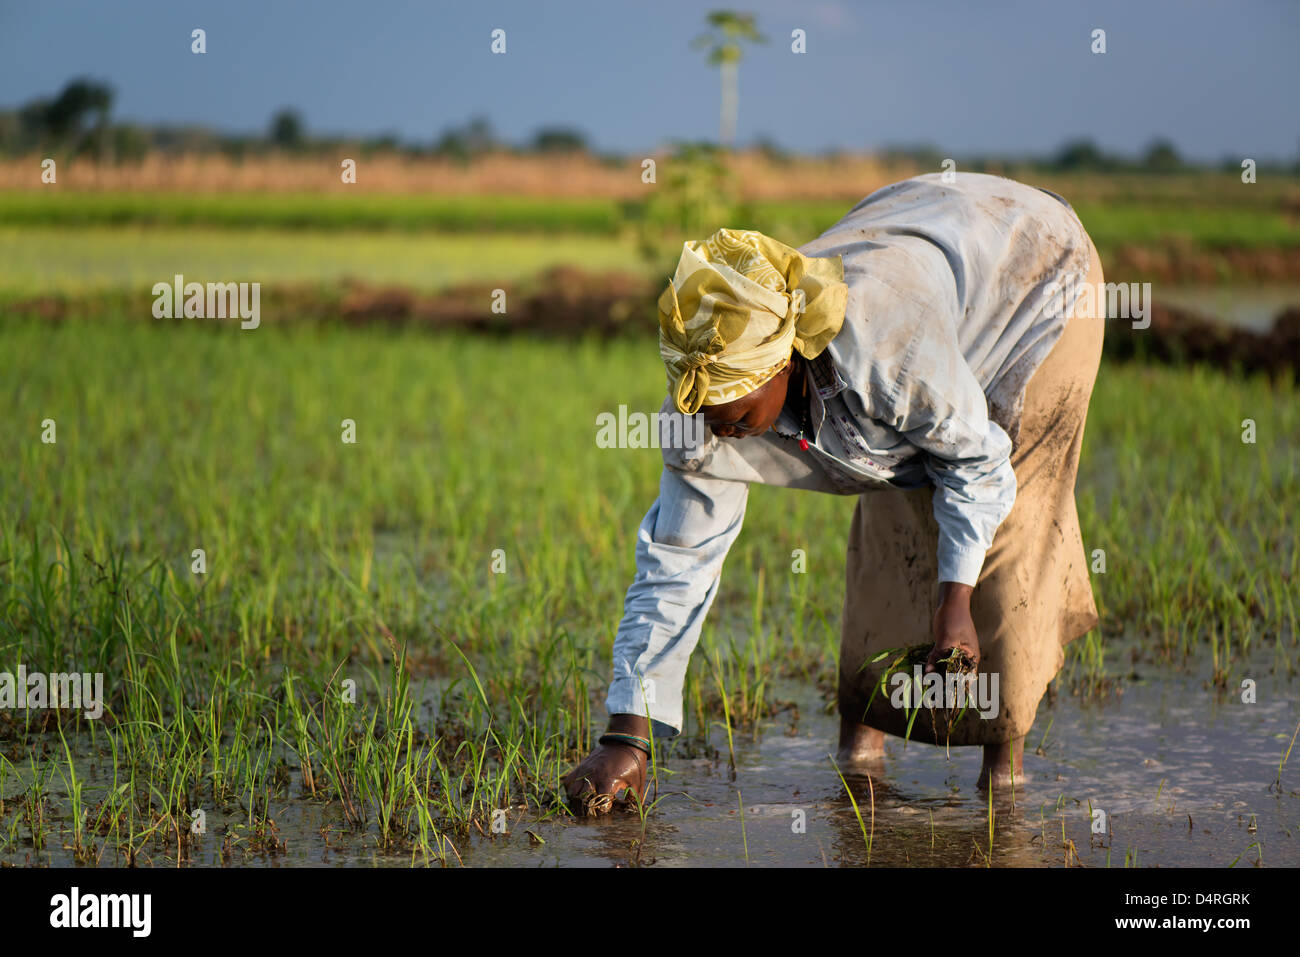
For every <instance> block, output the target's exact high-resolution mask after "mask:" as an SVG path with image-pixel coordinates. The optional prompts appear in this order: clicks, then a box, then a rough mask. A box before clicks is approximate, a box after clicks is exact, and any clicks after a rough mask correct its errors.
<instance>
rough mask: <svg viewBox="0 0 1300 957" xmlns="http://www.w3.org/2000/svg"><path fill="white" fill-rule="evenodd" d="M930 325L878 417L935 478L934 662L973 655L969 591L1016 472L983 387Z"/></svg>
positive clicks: (1007, 505)
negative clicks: (957, 650)
mask: <svg viewBox="0 0 1300 957" xmlns="http://www.w3.org/2000/svg"><path fill="white" fill-rule="evenodd" d="M928 331H930V333H931V334H930V335H929V336H926V337H925V340H924V341H922V342H918V343H915V344H914V345H915V346H916V348H914V349H913V350H912V352H911V357H910V358H911V360H912V361H911V362H909V363H907V365H906V366H905V367H904V368H903V369H902V370H901V373H900V375H899V377H898V379H897V380H896V381H895V382H894V383H893V388H892V389H890V390H889V399H888V408H887V409H886V410H884V411H886V413H887V414H886V416H884V418H885V419H886V421H889V422H890V424H892V425H893V426H894V428H896V429H897V430H898V431H899V432H901V433H903V435H904V436H906V438H907V440H908V441H909V442H910V443H911V444H912V445H914V446H915V447H916V448H918V449H920V450H921V452H922V453H923V454H924V464H925V471H926V474H927V476H928V477H929V478H930V481H931V482H932V483H933V484H934V506H933V507H934V517H935V521H936V522H937V523H938V525H939V541H938V566H939V582H940V601H939V607H938V610H937V611H936V612H935V616H934V623H933V631H934V639H935V651H934V653H933V654H932V655H931V664H933V661H934V660H935V659H937V658H938V657H941V656H942V655H943V654H944V653H945V652H946V651H947V650H948V649H950V648H954V647H962V648H964V649H965V650H966V651H967V652H968V653H970V654H971V655H972V657H974V658H975V659H976V660H978V659H979V640H978V638H977V636H976V634H975V626H974V623H973V622H972V620H971V615H970V595H971V591H972V590H973V588H974V586H975V584H976V582H977V581H978V580H979V576H980V571H981V569H982V568H983V567H984V556H985V554H986V553H987V552H988V550H989V548H990V547H992V545H993V535H994V533H995V532H996V531H997V528H998V526H999V525H1000V524H1002V520H1003V519H1005V518H1006V517H1007V515H1008V514H1009V513H1010V511H1011V506H1012V505H1013V504H1014V503H1015V500H1016V475H1015V472H1013V471H1012V469H1011V439H1010V437H1009V436H1008V435H1007V433H1006V432H1005V431H1004V430H1003V429H1002V427H1001V426H999V425H998V424H997V423H996V422H993V421H991V420H990V419H989V417H988V401H987V399H985V397H984V390H983V389H982V388H981V387H980V384H979V382H978V381H977V380H976V378H975V375H974V373H972V372H971V370H970V367H969V366H968V365H967V364H966V361H965V358H964V357H963V356H962V355H961V352H960V350H959V349H958V347H957V343H956V341H955V337H954V338H952V339H949V337H948V336H945V335H943V333H942V332H939V331H938V330H928ZM936 333H937V334H936Z"/></svg>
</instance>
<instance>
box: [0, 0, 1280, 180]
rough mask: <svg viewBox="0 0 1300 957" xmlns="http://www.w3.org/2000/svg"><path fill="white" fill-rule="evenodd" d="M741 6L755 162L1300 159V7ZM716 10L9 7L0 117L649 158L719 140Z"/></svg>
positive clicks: (659, 6) (397, 5)
mask: <svg viewBox="0 0 1300 957" xmlns="http://www.w3.org/2000/svg"><path fill="white" fill-rule="evenodd" d="M734 2H735V7H734V9H737V10H742V11H746V12H752V13H755V14H757V16H758V23H759V27H760V29H761V30H762V31H763V32H764V33H765V34H766V35H767V37H768V38H769V42H768V43H767V44H765V45H762V46H757V47H754V48H752V49H750V50H749V51H747V53H746V56H745V60H744V61H743V62H742V64H741V67H740V115H739V125H738V130H737V133H738V139H739V141H740V142H741V143H742V144H743V143H746V142H752V141H753V140H754V139H755V138H757V137H760V136H761V137H765V138H767V139H770V140H773V141H775V142H776V143H777V144H779V145H780V146H782V147H784V148H786V149H790V150H796V151H810V152H820V151H823V150H827V149H834V148H842V149H848V150H854V151H859V150H871V149H878V148H881V147H885V146H890V145H915V144H929V145H932V146H934V147H936V148H937V149H939V150H940V152H941V153H943V154H944V155H954V156H979V155H1004V156H1005V155H1025V154H1037V155H1045V154H1049V153H1051V152H1052V151H1054V150H1056V149H1057V148H1059V147H1060V146H1061V144H1062V143H1064V142H1066V141H1067V140H1071V139H1076V138H1081V137H1082V138H1089V139H1092V140H1093V141H1095V142H1096V143H1098V144H1099V145H1100V146H1102V147H1103V148H1105V149H1107V150H1110V151H1114V152H1119V153H1123V154H1126V155H1134V154H1137V153H1139V152H1140V151H1141V150H1142V149H1143V148H1144V147H1145V146H1147V145H1148V144H1149V143H1150V142H1151V141H1152V140H1154V139H1155V138H1157V137H1161V138H1165V139H1168V140H1170V141H1172V142H1173V143H1174V145H1175V146H1176V147H1177V148H1178V150H1179V152H1180V153H1182V154H1183V155H1184V156H1187V157H1189V158H1192V159H1198V160H1210V161H1218V160H1221V159H1224V158H1227V157H1251V158H1254V159H1256V160H1257V161H1262V160H1268V159H1275V160H1293V159H1294V158H1295V157H1296V156H1297V155H1298V154H1300V107H1297V105H1296V100H1297V92H1300V56H1298V55H1297V52H1296V51H1297V45H1298V41H1300V0H1237V2H1230V0H1119V2H1111V0H1101V2H1065V0H1033V2H1031V0H1024V2H1018V0H984V2H978V3H977V2H956V0H954V2H939V0H934V2H927V0H912V2H905V0H898V2H888V0H800V2H796V0H785V2H777V0H734ZM718 5H719V4H718V2H705V3H693V2H686V0H637V2H632V0H604V2H585V0H545V2H541V0H523V2H492V0H459V2H445V0H424V2H416V0H367V2H356V0H220V2H208V0H203V2H200V0H41V2H38V3H33V2H30V0H0V108H12V107H14V106H17V105H19V104H21V103H24V102H26V101H28V100H30V99H33V98H35V97H37V96H51V95H53V94H55V93H57V92H58V90H59V89H60V88H61V87H62V86H63V84H64V83H65V82H66V81H67V80H69V79H70V78H72V77H74V76H78V75H88V76H91V77H94V78H96V79H99V80H104V81H107V82H108V83H110V84H111V85H112V87H113V88H114V89H115V90H116V100H115V104H114V116H115V118H116V119H118V120H132V121H136V122H143V123H155V122H156V123H168V124H200V125H204V126H209V127H213V128H216V129H220V130H225V131H230V132H243V133H250V132H258V131H261V130H264V129H265V128H266V127H267V125H268V121H269V119H270V117H271V115H272V114H273V113H274V112H275V111H276V110H278V109H280V108H282V107H292V108H294V109H297V110H298V111H299V112H300V113H301V115H302V116H303V118H304V120H305V123H306V126H307V128H308V130H309V131H310V132H313V133H329V134H348V135H380V134H384V133H395V134H396V135H398V136H399V137H400V138H402V139H404V140H409V141H415V142H423V143H428V142H429V141H431V140H433V139H434V138H435V137H436V136H437V135H438V134H439V133H440V132H442V131H443V130H445V129H447V128H448V127H452V126H459V125H462V124H464V123H465V122H467V121H468V120H469V119H471V118H473V117H475V116H486V117H487V118H488V119H489V121H490V122H491V124H492V127H493V129H494V131H495V132H496V133H497V134H498V135H499V136H501V137H502V138H504V139H506V140H507V141H510V142H516V143H523V142H526V141H527V140H528V139H529V138H531V136H532V134H533V133H535V132H536V131H537V130H538V129H539V128H542V127H557V126H558V127H572V128H577V129H579V130H581V131H583V132H584V133H585V134H586V136H587V138H588V141H589V142H590V143H592V145H594V146H595V147H597V148H599V149H602V150H609V151H614V152H622V153H635V152H637V151H642V150H644V151H647V152H648V151H650V150H652V149H655V148H657V147H659V146H662V145H664V144H666V143H668V142H670V141H673V140H679V139H715V138H716V137H717V133H718V112H719V99H720V94H719V78H718V71H717V70H716V68H713V67H710V66H709V65H708V64H707V63H706V62H705V59H704V56H703V54H702V53H701V52H700V51H698V50H695V49H692V47H691V40H692V39H693V38H694V37H695V36H697V35H698V34H699V33H701V32H702V31H703V29H704V26H705V25H704V16H705V14H706V13H707V12H708V11H709V10H711V9H714V8H715V7H716V6H718ZM195 28H202V29H204V30H205V31H206V34H207V52H206V53H205V54H202V55H196V54H194V53H191V52H190V45H191V39H190V37H191V31H192V30H193V29H195ZM494 29H501V30H504V31H505V39H506V52H505V53H504V54H493V53H492V52H491V49H490V47H491V42H492V37H491V34H492V31H493V30H494ZM795 29H801V30H803V31H805V33H806V46H807V52H806V53H802V54H797V53H794V52H792V51H791V31H793V30H795ZM1097 29H1102V30H1105V42H1106V52H1105V53H1094V52H1092V46H1093V43H1094V41H1093V36H1092V34H1093V31H1094V30H1097Z"/></svg>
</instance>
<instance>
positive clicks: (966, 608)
mask: <svg viewBox="0 0 1300 957" xmlns="http://www.w3.org/2000/svg"><path fill="white" fill-rule="evenodd" d="M973 591H974V589H973V588H971V586H970V585H963V584H961V583H960V582H942V583H941V584H940V585H939V607H938V608H937V609H936V610H935V613H934V648H933V649H932V650H931V651H930V657H929V658H927V659H926V662H925V673H926V674H929V673H930V672H932V671H935V670H936V669H937V667H938V662H939V660H940V659H942V658H946V657H947V656H948V653H949V652H950V651H951V650H952V649H953V648H961V649H962V650H963V651H965V652H966V654H968V655H970V656H971V659H972V660H973V661H974V662H975V665H976V667H978V666H979V660H980V640H979V636H978V635H977V634H975V622H974V621H973V620H972V619H971V616H970V596H971V592H973Z"/></svg>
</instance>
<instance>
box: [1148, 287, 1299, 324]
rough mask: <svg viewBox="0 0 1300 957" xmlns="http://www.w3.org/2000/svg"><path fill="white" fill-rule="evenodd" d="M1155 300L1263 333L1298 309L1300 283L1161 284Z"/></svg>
mask: <svg viewBox="0 0 1300 957" xmlns="http://www.w3.org/2000/svg"><path fill="white" fill-rule="evenodd" d="M1155 298H1156V300H1157V301H1158V302H1160V303H1162V304H1163V305H1166V306H1174V307H1176V308H1179V309H1187V310H1190V311H1192V312H1196V313H1199V314H1200V315H1203V316H1206V317H1207V318H1211V319H1218V320H1219V321H1220V322H1223V323H1224V324H1226V325H1229V326H1234V327H1236V328H1240V329H1248V330H1249V331H1251V332H1256V333H1266V332H1268V331H1269V330H1270V329H1272V328H1273V321H1274V319H1276V318H1277V316H1278V314H1279V313H1281V312H1283V311H1284V310H1286V309H1290V308H1293V307H1300V284H1294V283H1292V284H1286V283H1283V284H1273V285H1267V284H1265V285H1251V286H1247V285H1231V284H1228V285H1216V286H1168V285H1161V286H1160V287H1159V290H1158V293H1157V295H1156V297H1155Z"/></svg>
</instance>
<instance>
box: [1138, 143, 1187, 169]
mask: <svg viewBox="0 0 1300 957" xmlns="http://www.w3.org/2000/svg"><path fill="white" fill-rule="evenodd" d="M1142 166H1143V168H1145V169H1146V170H1148V171H1149V172H1152V173H1173V172H1176V171H1177V170H1180V169H1182V168H1183V160H1182V157H1180V156H1179V155H1178V150H1176V149H1175V148H1174V144H1173V143H1170V142H1169V141H1168V140H1156V141H1155V142H1154V143H1152V144H1151V145H1150V146H1148V147H1147V151H1146V153H1145V154H1143V156H1142Z"/></svg>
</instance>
